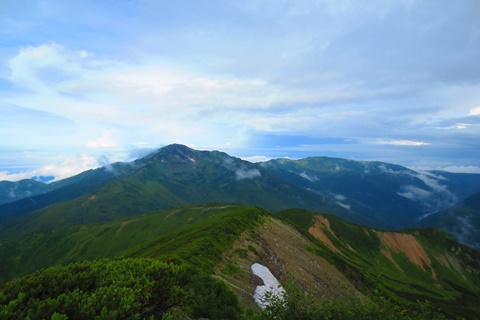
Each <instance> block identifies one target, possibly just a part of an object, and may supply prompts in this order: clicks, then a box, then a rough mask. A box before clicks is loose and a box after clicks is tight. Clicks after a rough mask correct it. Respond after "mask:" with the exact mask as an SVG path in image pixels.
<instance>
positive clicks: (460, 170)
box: [441, 166, 480, 174]
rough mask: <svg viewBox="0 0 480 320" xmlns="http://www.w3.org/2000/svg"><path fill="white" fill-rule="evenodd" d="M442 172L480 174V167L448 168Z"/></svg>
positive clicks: (444, 168)
mask: <svg viewBox="0 0 480 320" xmlns="http://www.w3.org/2000/svg"><path fill="white" fill-rule="evenodd" d="M441 170H445V171H448V172H455V173H479V174H480V166H448V167H443V168H441Z"/></svg>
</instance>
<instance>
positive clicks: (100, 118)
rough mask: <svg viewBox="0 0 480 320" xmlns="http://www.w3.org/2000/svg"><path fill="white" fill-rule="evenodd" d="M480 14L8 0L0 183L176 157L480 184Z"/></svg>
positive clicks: (325, 0)
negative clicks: (203, 153) (187, 150)
mask: <svg viewBox="0 0 480 320" xmlns="http://www.w3.org/2000/svg"><path fill="white" fill-rule="evenodd" d="M479 12H480V1H478V0H458V1H448V0H424V1H421V0H391V1H383V0H291V1H290V0H242V1H237V0H232V1H230V0H219V1H216V0H205V1H196V0H190V1H183V0H177V1H163V0H155V1H154V0H115V1H114V0H100V1H99V0H69V1H64V0H37V1H33V0H2V1H0V180H11V181H15V180H19V179H23V178H30V177H32V176H54V177H55V179H56V180H59V179H62V178H65V177H68V176H71V175H74V174H77V173H79V172H81V171H84V170H88V169H90V168H95V167H98V166H102V165H106V164H108V163H111V162H115V161H132V160H133V159H135V158H138V157H141V156H143V155H146V154H148V153H149V152H151V151H153V150H155V149H157V148H160V147H162V146H165V145H168V144H171V143H182V144H185V145H187V146H190V147H192V148H195V149H199V150H220V151H224V152H226V153H228V154H230V155H232V156H236V157H241V158H244V159H246V160H250V161H262V160H268V159H272V158H281V157H286V158H292V159H298V158H304V157H309V156H330V157H340V158H347V159H355V160H366V161H370V160H375V161H384V162H389V163H395V164H400V165H404V166H407V167H409V168H413V169H416V170H426V169H441V170H447V171H452V172H470V173H480V139H479V138H480V63H479V61H480V19H479V18H478V13H479Z"/></svg>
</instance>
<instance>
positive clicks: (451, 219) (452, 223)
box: [420, 193, 480, 250]
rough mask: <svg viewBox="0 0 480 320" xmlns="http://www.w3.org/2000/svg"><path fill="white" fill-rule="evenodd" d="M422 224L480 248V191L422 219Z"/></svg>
mask: <svg viewBox="0 0 480 320" xmlns="http://www.w3.org/2000/svg"><path fill="white" fill-rule="evenodd" d="M420 224H421V225H425V226H433V227H435V228H438V229H440V230H444V231H445V232H447V233H449V234H450V235H452V236H453V237H455V238H456V239H457V240H458V241H459V242H461V243H464V244H467V245H469V246H471V247H472V248H475V249H477V250H480V193H477V194H475V195H472V196H470V197H468V198H466V199H465V200H464V201H462V202H461V203H460V204H458V205H456V206H454V207H452V208H449V209H448V210H444V211H440V212H437V213H435V214H432V215H430V216H428V217H426V218H424V219H422V220H421V221H420Z"/></svg>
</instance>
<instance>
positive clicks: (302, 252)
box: [216, 218, 363, 308]
mask: <svg viewBox="0 0 480 320" xmlns="http://www.w3.org/2000/svg"><path fill="white" fill-rule="evenodd" d="M313 246H314V245H313V244H312V243H311V242H310V241H309V240H307V239H306V238H305V237H304V236H303V235H302V234H300V233H299V232H298V231H297V230H295V229H294V228H293V227H291V226H290V225H289V224H286V223H285V222H282V221H280V220H277V219H274V218H269V219H268V220H267V222H265V223H264V224H263V225H262V226H261V227H259V228H257V229H256V230H255V231H249V232H245V233H244V234H243V235H242V236H241V237H240V239H238V240H237V241H236V243H235V244H234V246H233V248H232V249H231V250H230V251H229V252H228V253H226V254H224V255H223V262H222V263H221V264H220V265H219V266H217V268H216V276H217V277H219V278H222V279H224V280H225V281H226V282H227V283H228V284H229V285H230V286H231V288H232V290H233V291H235V293H236V294H237V295H238V296H239V297H240V301H241V303H242V304H243V305H244V306H247V307H251V308H258V306H257V305H256V303H255V301H254V299H253V293H254V292H255V288H256V286H257V285H261V284H262V280H261V279H260V278H258V277H256V276H255V275H253V274H252V271H251V269H250V267H251V265H252V264H253V263H260V264H262V265H264V266H266V267H268V268H269V269H270V271H271V272H272V274H273V275H274V276H275V277H276V278H277V279H278V280H279V281H280V283H285V282H286V279H287V277H288V275H290V276H291V277H292V279H293V280H294V282H295V283H296V284H297V285H298V286H299V287H300V288H301V289H302V290H303V291H305V292H310V293H312V294H314V295H315V296H317V297H322V296H333V297H339V298H340V297H341V298H345V299H351V298H359V297H363V295H362V294H361V293H360V292H359V291H358V290H357V289H355V287H354V286H353V285H352V283H350V281H349V280H348V279H347V278H346V277H345V276H344V275H343V274H342V273H341V272H340V271H338V270H337V269H336V268H335V267H334V266H333V265H331V264H330V263H329V262H328V261H327V260H325V259H323V258H322V257H319V256H316V255H314V254H312V253H311V252H309V251H308V250H307V247H313ZM229 263H230V264H232V263H234V264H235V265H237V266H238V267H239V271H238V272H235V273H233V274H225V272H222V269H224V268H225V266H227V264H229Z"/></svg>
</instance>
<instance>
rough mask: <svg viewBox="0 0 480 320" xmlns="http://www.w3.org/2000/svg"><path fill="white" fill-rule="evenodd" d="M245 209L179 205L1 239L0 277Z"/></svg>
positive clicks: (94, 255)
mask: <svg viewBox="0 0 480 320" xmlns="http://www.w3.org/2000/svg"><path fill="white" fill-rule="evenodd" d="M244 209H245V208H242V207H239V206H235V205H224V204H222V205H202V206H188V207H177V208H173V209H167V210H163V211H157V212H152V213H149V214H144V215H140V216H136V217H133V218H130V219H123V220H115V221H109V222H105V223H101V224H94V225H82V226H73V227H67V228H56V229H52V230H48V231H43V232H35V233H30V234H26V235H24V236H21V237H15V238H11V239H5V240H0V260H1V261H2V264H1V265H0V281H1V282H4V281H7V280H9V279H12V278H14V277H17V276H20V275H24V274H27V273H30V272H33V271H35V270H38V269H39V268H44V267H48V266H52V265H63V264H67V263H71V262H80V261H83V260H85V259H87V260H94V259H101V258H106V257H113V256H116V255H119V254H122V253H123V252H124V251H125V250H127V249H131V248H132V247H135V246H137V245H140V244H142V243H146V242H150V241H153V240H155V239H157V238H158V237H162V236H165V235H167V234H168V233H170V232H173V231H175V230H177V229H179V228H181V227H183V226H185V225H190V224H195V223H196V222H198V221H201V220H203V219H206V218H208V217H211V216H212V215H216V214H225V215H229V214H232V212H236V211H237V210H244Z"/></svg>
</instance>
